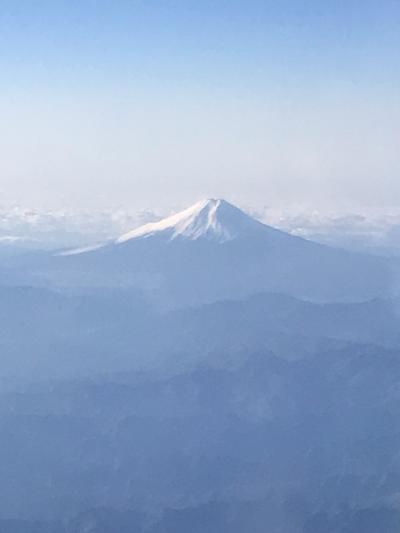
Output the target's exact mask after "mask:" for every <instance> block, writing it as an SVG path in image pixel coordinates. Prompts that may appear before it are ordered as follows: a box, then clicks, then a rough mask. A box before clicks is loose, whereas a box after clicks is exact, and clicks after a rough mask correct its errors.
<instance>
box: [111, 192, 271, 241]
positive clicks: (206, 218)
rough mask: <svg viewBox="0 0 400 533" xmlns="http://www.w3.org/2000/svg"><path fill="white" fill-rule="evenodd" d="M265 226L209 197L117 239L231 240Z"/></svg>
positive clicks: (223, 202) (228, 205)
mask: <svg viewBox="0 0 400 533" xmlns="http://www.w3.org/2000/svg"><path fill="white" fill-rule="evenodd" d="M262 227H265V226H264V225H263V224H262V223H261V222H258V221H257V220H255V219H253V218H251V217H250V216H249V215H246V213H244V212H243V211H241V210H240V209H238V208H237V207H235V206H233V205H232V204H230V203H229V202H226V201H225V200H219V199H208V200H202V201H200V202H197V203H196V204H194V205H193V206H191V207H189V208H188V209H185V210H184V211H181V212H179V213H177V214H175V215H172V216H170V217H167V218H165V219H163V220H161V221H159V222H152V223H149V224H145V225H144V226H141V227H140V228H137V229H135V230H133V231H130V232H129V233H126V234H125V235H122V236H121V237H120V238H119V239H117V241H116V242H117V243H124V242H127V241H130V240H132V239H137V238H144V237H150V236H153V235H157V234H160V235H161V234H162V235H165V236H166V237H167V238H168V239H169V240H173V239H176V238H178V237H184V238H186V239H189V240H197V239H199V238H202V237H205V238H208V239H209V240H214V241H216V242H227V241H230V240H233V239H234V238H236V237H237V236H238V235H241V234H243V233H246V232H247V231H252V230H253V231H254V230H257V231H258V230H259V229H260V228H262Z"/></svg>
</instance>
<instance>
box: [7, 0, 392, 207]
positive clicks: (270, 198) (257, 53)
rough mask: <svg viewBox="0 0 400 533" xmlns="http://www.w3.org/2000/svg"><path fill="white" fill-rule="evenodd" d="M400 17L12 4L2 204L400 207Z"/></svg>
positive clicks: (181, 6)
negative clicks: (204, 201)
mask: <svg viewBox="0 0 400 533" xmlns="http://www.w3.org/2000/svg"><path fill="white" fill-rule="evenodd" d="M399 30H400V2H398V1H388V0H384V1H381V2H378V1H370V0H366V1H364V2H360V1H359V0H358V1H357V2H355V1H353V0H348V1H341V0H337V1H327V2H317V1H314V0H309V1H307V0H305V1H285V0H283V1H280V2H277V1H275V2H268V1H264V2H261V1H252V0H249V1H246V2H245V1H239V0H231V1H224V0H221V1H215V2H212V1H208V0H206V1H198V2H192V1H186V2H184V1H126V0H117V1H115V0H114V1H105V0H102V1H96V0H86V1H85V0H80V1H77V0H69V1H64V0H53V1H47V0H36V1H35V0H31V1H28V0H18V1H15V0H14V1H8V0H4V1H3V2H2V3H1V7H0V69H1V75H2V83H1V88H0V112H1V115H2V116H3V120H2V123H1V125H0V142H1V144H0V146H2V148H3V149H2V152H3V153H2V157H1V158H0V192H1V194H2V197H3V202H5V203H17V202H18V203H23V204H24V205H27V204H29V202H31V203H33V204H35V205H40V204H46V205H47V206H49V205H51V204H54V205H55V206H62V205H64V204H65V205H70V204H74V205H75V204H82V206H86V205H87V206H89V207H91V206H92V205H93V206H94V207H96V206H103V205H110V204H113V205H114V204H115V205H126V204H127V203H129V204H135V205H137V206H138V207H142V206H147V205H151V206H157V205H159V204H167V203H176V202H182V203H185V202H187V203H189V202H191V201H192V200H196V199H197V197H200V196H227V197H228V198H230V199H231V200H234V201H239V202H240V201H243V202H246V203H252V202H254V203H257V202H262V203H264V204H269V203H273V204H274V205H279V204H281V205H290V204H295V203H298V204H304V203H309V204H310V205H312V206H313V205H321V206H325V205H326V206H329V207H332V206H334V205H335V204H336V203H342V204H343V203H346V204H349V205H352V204H361V205H363V204H367V205H371V204H374V203H375V204H377V205H379V206H381V205H386V204H387V205H391V204H393V203H398V202H399V201H400V179H399V170H400V161H399V157H398V153H397V152H398V148H397V145H398V141H397V139H398V138H399V133H400V124H399V119H400V106H399V100H400V97H399V94H400V93H399V81H400V79H399V78H400V76H399V74H400V61H399V60H400V57H399V56H400V31H399Z"/></svg>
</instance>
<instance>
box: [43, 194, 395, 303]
mask: <svg viewBox="0 0 400 533" xmlns="http://www.w3.org/2000/svg"><path fill="white" fill-rule="evenodd" d="M34 277H35V280H36V282H38V283H40V284H43V283H44V284H46V285H48V284H50V285H53V286H54V285H56V286H60V285H61V286H65V285H67V286H73V287H91V288H93V287H108V288H110V287H114V288H115V287H119V288H121V287H130V288H134V289H137V290H139V291H141V292H144V293H145V294H146V295H147V296H149V297H151V298H152V299H155V300H156V301H161V302H163V304H165V305H168V306H180V305H197V304H201V303H206V302H212V301H216V300H220V299H238V298H243V297H247V296H249V295H251V294H255V293H259V292H265V291H268V292H279V293H284V294H288V295H291V296H295V297H299V298H302V299H307V300H311V301H320V302H321V301H360V300H365V299H369V298H373V297H378V296H386V295H388V294H391V293H392V289H393V278H392V271H391V267H390V264H389V263H388V262H386V261H385V260H384V259H381V258H377V257H373V256H368V255H363V254H358V253H351V252H347V251H344V250H341V249H336V248H331V247H328V246H324V245H321V244H317V243H315V242H311V241H308V240H305V239H303V238H300V237H296V236H293V235H290V234H288V233H285V232H283V231H280V230H278V229H275V228H272V227H270V226H267V225H265V224H263V223H261V222H260V221H258V220H256V219H254V218H252V217H251V216H249V215H248V214H246V213H244V212H243V211H242V210H240V209H239V208H237V207H235V206H234V205H232V204H230V203H229V202H226V201H225V200H218V199H210V200H203V201H200V202H197V203H196V204H194V205H193V206H192V207H189V208H188V209H185V210H184V211H182V212H180V213H177V214H175V215H173V216H170V217H168V218H165V219H163V220H161V221H159V222H155V223H150V224H146V225H144V226H141V227H139V228H137V229H134V230H133V231H130V232H129V233H126V234H124V235H122V236H121V237H119V238H118V239H116V240H114V241H111V242H107V243H104V244H100V245H96V246H92V247H87V248H81V249H75V250H68V251H64V252H62V253H61V254H58V256H56V257H52V258H51V261H48V262H47V266H46V268H44V269H39V270H36V272H35V274H34Z"/></svg>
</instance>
